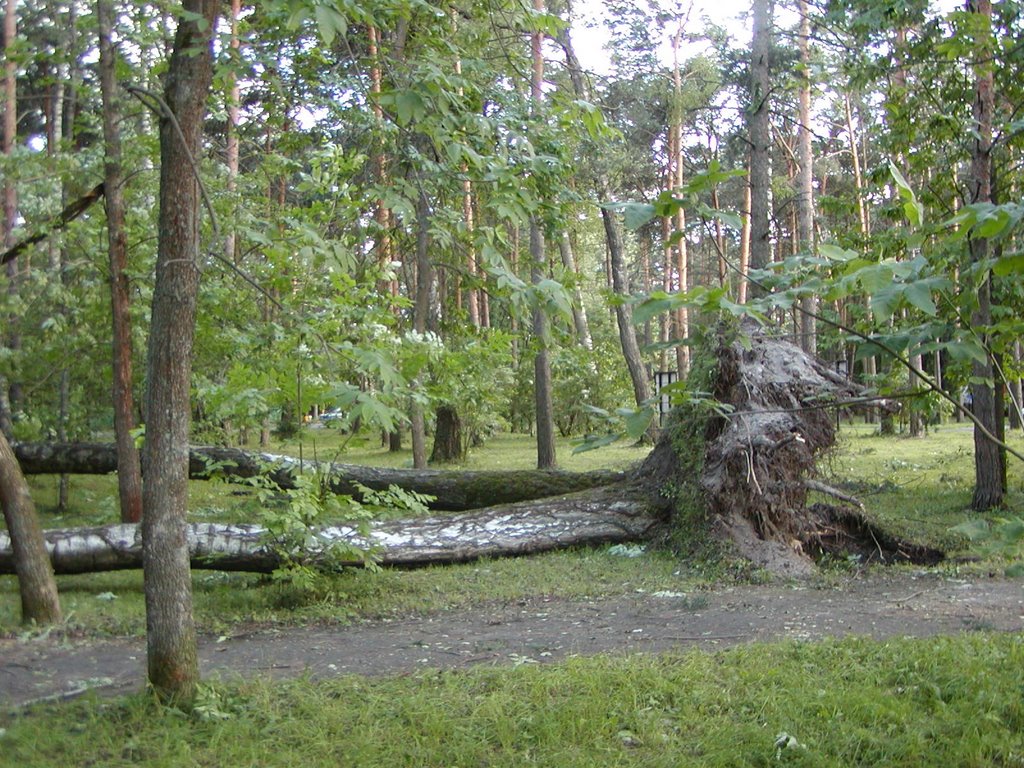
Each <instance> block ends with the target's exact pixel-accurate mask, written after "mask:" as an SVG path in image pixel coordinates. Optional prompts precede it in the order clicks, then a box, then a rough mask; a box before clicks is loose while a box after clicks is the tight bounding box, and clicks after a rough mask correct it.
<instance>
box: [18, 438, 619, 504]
mask: <svg viewBox="0 0 1024 768" xmlns="http://www.w3.org/2000/svg"><path fill="white" fill-rule="evenodd" d="M14 453H15V456H17V457H18V463H19V464H20V465H21V470H22V472H24V473H25V474H26V475H38V474H65V473H66V474H79V475H103V474H109V473H111V472H115V471H117V447H116V446H115V445H113V444H111V443H17V444H16V445H15V446H14ZM300 471H307V472H308V471H319V472H323V473H324V474H325V476H326V477H327V478H328V482H329V484H330V487H331V490H333V491H334V492H335V493H339V494H347V495H350V496H353V497H356V498H359V497H360V495H361V494H360V491H359V486H360V485H362V486H365V487H367V488H370V489H372V490H376V491H383V490H387V489H388V488H389V487H390V486H392V485H397V486H399V487H401V488H404V489H405V490H407V491H414V492H416V493H420V494H424V495H427V496H433V497H434V498H435V500H434V501H433V502H431V504H430V508H431V509H436V510H445V511H451V512H460V511H464V510H468V509H479V508H481V507H487V506H493V505H495V504H512V503H514V502H517V501H525V500H529V499H539V498H544V497H547V496H558V495H561V494H565V493H574V492H576V491H583V490H587V489H589V488H598V487H601V486H603V485H611V484H612V483H618V482H622V481H623V480H624V479H625V478H626V473H625V472H621V471H616V470H596V471H592V472H563V471H558V470H509V471H498V470H493V471H492V470H484V471H457V470H444V469H420V470H414V469H391V468H388V467H364V466H360V465H357V464H335V463H329V462H316V461H308V460H306V461H302V462H300V461H299V460H298V459H296V458H294V457H292V456H280V455H277V454H272V453H253V452H250V451H243V450H240V449H238V448H218V447H198V448H192V449H191V450H190V451H189V477H191V478H192V479H194V480H208V479H211V478H214V477H218V478H224V479H227V480H232V481H238V482H245V481H248V480H250V479H251V478H255V477H259V476H263V477H265V478H266V479H267V481H268V482H270V483H272V484H273V485H276V486H277V487H278V488H281V489H284V490H288V489H291V488H294V487H295V477H296V474H297V473H298V472H300Z"/></svg>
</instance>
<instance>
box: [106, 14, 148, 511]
mask: <svg viewBox="0 0 1024 768" xmlns="http://www.w3.org/2000/svg"><path fill="white" fill-rule="evenodd" d="M96 17H97V23H98V26H99V39H100V87H101V90H102V95H103V145H104V156H105V162H104V180H103V183H104V195H103V199H104V202H105V205H106V210H107V249H108V252H109V255H110V306H111V316H112V325H113V350H114V365H113V374H114V378H113V401H114V435H115V438H116V440H117V456H118V461H117V488H118V496H119V498H120V501H121V522H122V523H137V522H139V521H140V520H141V519H142V470H141V468H140V466H139V451H138V449H137V448H136V447H135V438H134V436H133V435H132V430H134V429H135V403H134V399H133V397H132V327H131V307H130V301H131V299H130V297H129V292H128V275H127V274H126V272H125V270H126V268H127V266H128V238H127V236H126V235H125V230H124V194H123V190H122V189H121V185H122V181H123V180H122V176H121V129H120V125H119V123H120V117H121V105H120V99H119V97H118V93H117V80H116V77H117V76H116V66H117V61H116V58H117V54H116V51H115V49H114V44H113V42H112V40H111V32H112V28H113V25H114V7H113V2H111V0H97V3H96Z"/></svg>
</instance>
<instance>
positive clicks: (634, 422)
mask: <svg viewBox="0 0 1024 768" xmlns="http://www.w3.org/2000/svg"><path fill="white" fill-rule="evenodd" d="M653 419H654V411H653V410H652V409H651V408H641V409H639V410H637V411H634V412H632V413H631V414H630V415H629V416H627V417H626V419H625V423H626V436H627V437H629V439H630V440H639V439H640V438H641V437H643V434H644V432H646V431H647V428H648V427H649V426H650V424H651V421H652V420H653Z"/></svg>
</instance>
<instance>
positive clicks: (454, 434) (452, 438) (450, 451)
mask: <svg viewBox="0 0 1024 768" xmlns="http://www.w3.org/2000/svg"><path fill="white" fill-rule="evenodd" d="M465 458H466V441H465V438H464V436H463V433H462V419H460V418H459V412H458V411H457V410H455V408H454V407H452V406H451V405H441V406H439V407H438V409H437V423H436V426H435V427H434V449H433V450H432V451H431V453H430V462H431V464H436V463H444V462H452V461H462V460H463V459H465Z"/></svg>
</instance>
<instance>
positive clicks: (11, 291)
mask: <svg viewBox="0 0 1024 768" xmlns="http://www.w3.org/2000/svg"><path fill="white" fill-rule="evenodd" d="M17 5H18V3H17V1H16V0H7V4H6V6H5V9H4V96H3V102H4V119H3V130H2V132H0V153H2V154H3V155H4V157H6V158H10V156H11V154H12V152H13V151H14V142H15V141H16V140H17V127H18V78H17V73H18V65H17V62H16V61H15V59H14V57H13V56H11V55H10V52H11V51H13V50H14V45H15V38H16V36H17V29H18V21H17ZM2 196H3V220H2V222H0V227H2V229H0V236H2V240H0V244H2V245H3V248H4V251H5V252H9V251H10V249H11V247H12V246H13V245H14V227H15V225H16V223H17V218H18V190H17V188H16V187H15V186H14V183H13V182H12V181H11V180H10V179H9V178H4V180H3V189H2ZM5 256H6V253H5ZM4 265H5V266H4V272H5V274H6V276H7V294H8V296H9V297H10V298H11V299H13V298H15V297H16V296H17V295H18V264H17V262H16V261H14V257H13V256H12V257H10V258H9V259H5V261H4ZM19 323H20V319H19V318H18V317H16V316H15V315H7V317H6V318H5V326H6V327H5V328H4V329H3V331H2V333H3V338H0V345H6V346H7V347H8V348H9V349H12V350H15V349H18V348H19V347H20V346H21V336H20V334H19V332H18V326H19ZM0 387H2V388H3V390H4V391H3V394H2V395H0V431H3V433H4V434H5V435H7V436H8V437H9V436H11V435H12V434H13V426H12V421H13V417H12V414H13V413H14V412H15V411H17V410H18V408H19V405H20V404H19V402H18V400H19V396H20V391H21V387H20V385H19V384H18V382H16V381H13V380H11V379H9V378H7V377H5V376H0Z"/></svg>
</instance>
